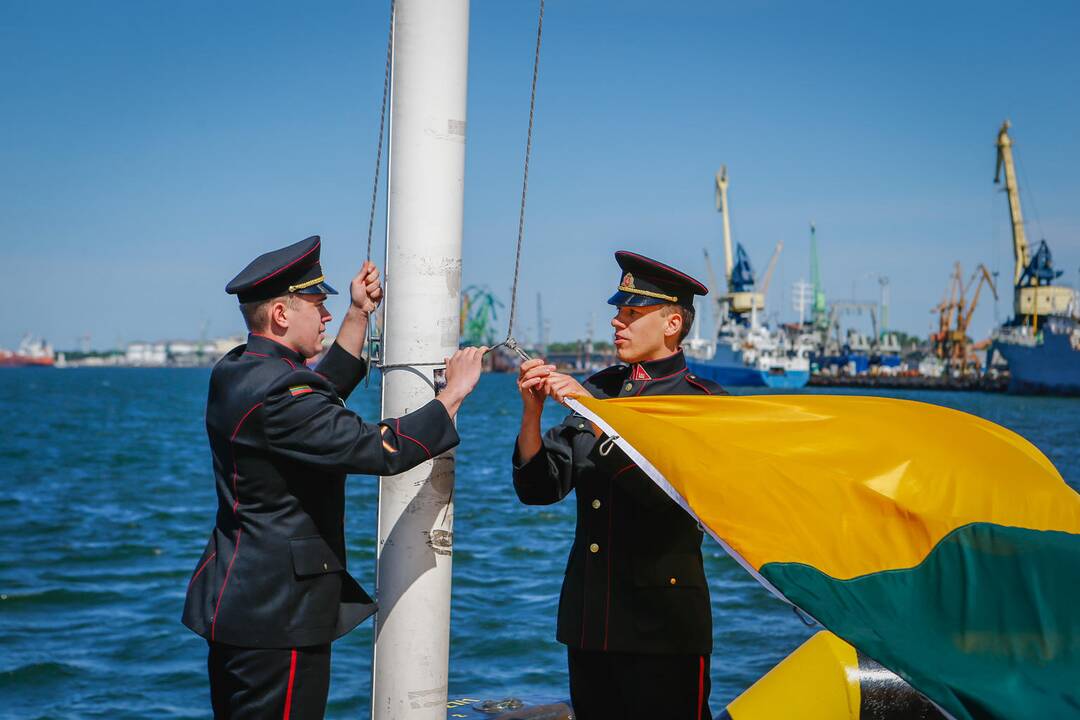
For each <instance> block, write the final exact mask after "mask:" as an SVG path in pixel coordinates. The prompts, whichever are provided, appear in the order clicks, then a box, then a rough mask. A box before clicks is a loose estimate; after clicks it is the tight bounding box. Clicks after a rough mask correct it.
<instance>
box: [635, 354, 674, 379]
mask: <svg viewBox="0 0 1080 720" xmlns="http://www.w3.org/2000/svg"><path fill="white" fill-rule="evenodd" d="M685 369H686V357H685V356H684V355H683V351H682V350H677V351H676V352H674V353H672V354H671V355H668V356H667V357H666V358H660V359H659V360H647V361H646V362H643V363H634V364H633V365H631V366H630V379H631V380H659V379H660V378H665V377H668V376H671V375H675V374H676V373H680V372H682V371H683V370H685Z"/></svg>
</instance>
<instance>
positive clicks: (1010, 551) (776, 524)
mask: <svg viewBox="0 0 1080 720" xmlns="http://www.w3.org/2000/svg"><path fill="white" fill-rule="evenodd" d="M569 404H570V405H571V407H572V408H573V409H575V410H576V411H578V412H580V413H581V414H582V415H584V416H585V417H587V418H588V419H590V420H592V421H593V422H595V423H596V424H597V425H598V426H600V427H601V428H602V429H603V430H604V431H605V432H606V433H608V434H609V435H611V436H613V437H614V439H615V442H616V443H617V444H618V445H619V446H620V447H621V448H622V449H623V451H625V452H626V453H627V454H628V455H629V456H630V457H631V459H632V460H634V461H635V462H636V463H637V464H638V465H639V466H640V467H641V468H642V469H643V470H644V471H645V472H646V473H648V474H649V476H650V477H651V478H652V479H653V480H654V481H655V482H656V483H657V484H658V485H660V487H662V488H663V489H664V490H665V491H666V492H667V493H668V494H669V495H670V496H671V497H672V498H673V499H674V500H675V501H676V502H678V503H679V504H680V505H682V506H683V507H684V508H685V509H686V510H687V511H688V512H689V513H691V514H692V515H694V516H695V517H696V518H697V520H698V522H700V523H701V524H702V526H703V527H705V528H706V529H707V530H708V532H709V533H710V534H711V535H712V536H713V537H714V538H715V539H716V540H717V541H718V542H719V543H720V544H721V545H722V546H723V547H724V549H725V550H726V551H727V552H728V553H729V554H730V555H731V556H732V557H734V558H735V559H736V560H737V561H738V562H739V563H740V564H741V565H742V566H743V567H744V568H745V569H746V570H747V571H749V572H750V573H751V574H752V575H753V576H754V577H755V578H757V579H758V580H759V581H760V582H761V583H762V584H763V585H764V586H765V587H766V588H768V589H769V590H770V591H772V592H773V593H775V594H776V595H778V596H779V597H780V598H782V599H784V600H785V601H787V602H789V603H791V604H793V605H795V606H796V607H798V608H799V609H800V610H801V611H802V612H804V613H806V614H807V615H809V616H810V617H812V618H814V619H815V620H817V621H818V622H819V623H821V624H822V625H823V626H824V627H826V628H828V629H829V630H831V631H832V632H834V633H835V634H836V635H838V636H840V637H841V638H843V639H844V640H846V641H847V642H849V643H851V644H852V645H853V646H855V647H856V648H858V649H859V650H860V651H861V652H863V653H864V654H865V655H867V656H868V657H870V658H873V659H874V660H876V661H877V662H879V663H881V664H882V665H883V666H885V667H886V668H888V669H889V670H891V671H893V672H894V673H896V674H897V675H899V676H900V677H902V678H903V679H904V680H906V681H907V682H908V683H910V684H911V685H912V686H914V687H915V688H916V689H917V690H919V691H920V692H922V693H923V694H924V695H926V696H927V697H928V698H929V699H930V700H932V701H933V702H934V703H935V704H936V705H938V706H939V707H940V708H941V709H942V710H944V711H945V712H946V713H948V714H950V715H951V716H952V717H954V718H957V719H959V720H969V719H971V718H984V717H986V718H1059V717H1078V716H1080V609H1078V608H1080V605H1078V602H1080V600H1078V598H1080V495H1077V493H1076V492H1075V491H1074V490H1072V489H1071V488H1069V486H1068V485H1066V484H1065V482H1064V480H1063V479H1062V477H1061V475H1060V474H1059V473H1058V471H1057V470H1056V469H1055V468H1054V466H1053V464H1051V462H1050V461H1049V460H1048V459H1047V458H1046V456H1044V455H1043V454H1042V453H1041V452H1040V451H1039V450H1038V449H1037V448H1036V447H1035V446H1034V445H1032V444H1031V443H1030V442H1028V441H1027V440H1025V439H1024V438H1022V437H1021V436H1019V435H1017V434H1016V433H1014V432H1012V431H1010V430H1007V429H1006V428H1003V427H1001V426H999V425H996V424H994V423H992V422H989V421H987V420H983V419H981V418H978V417H975V416H973V415H969V414H966V413H963V412H959V411H956V410H951V409H948V408H944V407H939V406H936V405H929V404H925V403H918V402H912V401H907V400H896V399H887V398H876V397H843V396H810V395H800V396H754V397H697V396H694V397H689V396H653V397H635V398H617V399H611V400H596V399H593V398H589V397H578V398H576V399H573V400H570V401H569Z"/></svg>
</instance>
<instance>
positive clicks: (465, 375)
mask: <svg viewBox="0 0 1080 720" xmlns="http://www.w3.org/2000/svg"><path fill="white" fill-rule="evenodd" d="M486 352H487V348H486V347H468V348H462V349H460V350H458V351H457V352H456V353H454V356H453V357H451V358H448V359H447V360H446V387H445V388H443V389H442V392H440V393H439V396H438V397H437V398H436V399H437V400H438V401H440V402H441V403H442V404H443V405H445V406H446V412H447V413H448V414H449V415H450V417H454V416H455V415H456V414H457V411H458V408H460V407H461V402H462V401H463V400H464V399H465V397H466V396H467V395H468V394H469V393H471V392H472V391H473V388H475V387H476V383H477V382H478V381H479V380H480V371H481V369H482V364H483V362H484V353H486Z"/></svg>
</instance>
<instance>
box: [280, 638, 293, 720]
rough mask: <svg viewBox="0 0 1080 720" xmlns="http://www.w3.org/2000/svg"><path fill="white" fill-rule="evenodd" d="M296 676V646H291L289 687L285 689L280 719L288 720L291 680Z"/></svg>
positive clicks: (290, 705)
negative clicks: (283, 708) (283, 712)
mask: <svg viewBox="0 0 1080 720" xmlns="http://www.w3.org/2000/svg"><path fill="white" fill-rule="evenodd" d="M295 678H296V648H293V651H292V659H291V660H290V661H289V688H288V689H287V690H286V691H285V714H284V715H282V716H281V720H289V713H290V712H292V688H293V680H294V679H295Z"/></svg>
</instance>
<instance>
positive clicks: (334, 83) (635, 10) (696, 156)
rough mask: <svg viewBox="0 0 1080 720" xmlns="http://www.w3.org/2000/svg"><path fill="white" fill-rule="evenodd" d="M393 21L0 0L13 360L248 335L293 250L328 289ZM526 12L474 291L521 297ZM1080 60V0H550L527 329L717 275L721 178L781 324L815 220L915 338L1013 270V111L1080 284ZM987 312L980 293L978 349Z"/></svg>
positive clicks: (484, 194)
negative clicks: (969, 287) (265, 280)
mask: <svg viewBox="0 0 1080 720" xmlns="http://www.w3.org/2000/svg"><path fill="white" fill-rule="evenodd" d="M388 6H389V3H388V2H353V3H343V2H331V1H326V2H319V3H304V4H301V3H284V2H281V3H275V2H259V3H256V2H239V1H237V2H230V3H216V2H198V1H194V0H191V1H186V2H179V3H168V2H161V1H156V0H155V1H150V2H119V1H114V2H98V3H85V2H74V1H72V2H52V1H43V2H35V3H29V2H16V1H14V0H0V9H2V12H0V87H2V88H3V112H0V257H2V258H3V267H4V270H5V273H4V275H5V277H6V278H7V281H8V285H9V291H8V295H7V301H6V302H4V303H2V304H0V308H2V309H0V346H8V347H10V346H12V345H14V344H16V343H17V342H18V339H19V337H20V336H21V335H22V333H23V332H27V331H29V332H33V333H35V334H38V335H43V336H45V337H46V338H48V339H49V340H50V341H51V342H52V343H53V344H54V345H55V346H56V347H58V348H61V349H63V348H73V347H75V346H76V345H77V344H78V340H77V339H78V338H79V337H80V336H83V335H90V337H91V338H92V344H93V345H94V346H95V347H100V348H104V347H111V346H113V345H115V344H117V343H118V342H120V341H124V342H126V341H131V340H135V339H165V338H177V337H197V336H198V334H199V332H200V330H201V328H202V327H203V325H204V323H205V324H206V326H207V328H208V332H209V333H210V334H211V335H221V334H228V333H232V332H237V331H239V330H240V328H241V327H242V324H241V320H240V316H239V313H238V312H237V311H236V309H235V306H234V305H235V302H234V300H233V299H232V298H230V297H228V296H226V295H225V294H224V292H223V287H224V285H225V283H226V282H227V281H228V280H229V278H230V277H232V275H233V274H235V272H237V271H238V270H239V269H240V268H242V267H243V266H244V265H245V264H246V263H247V261H248V260H250V259H251V258H252V257H254V256H255V255H257V254H259V253H260V252H263V251H265V250H267V249H271V248H273V247H278V246H281V245H285V244H288V243H291V242H295V241H296V240H299V239H301V238H303V237H306V236H308V235H311V234H321V235H322V236H323V238H324V246H325V250H324V266H325V267H326V268H327V269H328V272H329V276H330V278H331V281H332V282H336V284H338V285H339V286H340V287H341V288H344V287H346V286H347V284H348V279H349V277H350V276H351V273H352V271H353V269H354V268H356V267H357V266H358V265H359V263H360V262H361V261H362V259H363V255H364V251H365V242H366V229H367V205H368V198H369V195H370V192H371V174H372V166H373V163H374V154H375V141H376V130H377V123H378V103H379V99H380V95H381V90H382V73H383V53H384V49H385V48H384V42H385V32H386V22H387V13H388ZM535 22H536V4H535V3H533V2H524V1H523V0H522V1H519V0H473V3H472V27H471V49H470V67H469V74H470V80H469V110H468V141H467V142H468V145H467V166H466V200H465V202H466V216H465V250H464V282H465V283H466V284H479V285H488V286H490V287H491V288H492V289H493V290H494V291H495V293H496V294H497V295H500V296H501V297H502V299H503V301H504V302H506V303H507V306H508V305H509V302H508V301H509V297H508V295H509V286H510V282H511V272H512V269H513V252H514V247H513V244H514V240H515V236H516V231H517V203H518V195H519V194H520V182H521V163H522V157H523V153H524V135H525V128H526V122H527V113H528V90H529V81H530V73H531V63H532V52H533V42H534V38H535ZM1076 47H1080V6H1077V5H1076V4H1073V3H1033V4H1030V5H1029V6H1027V7H1024V8H1021V7H1020V6H1017V5H1015V4H1005V3H974V2H972V3H948V4H942V3H917V2H916V3H890V4H885V3H841V2H831V3H827V4H816V3H799V2H742V3H720V2H686V3H680V4H671V3H657V2H618V3H616V2H599V1H591V2H590V1H584V0H578V1H576V2H571V1H570V0H549V1H548V5H547V12H546V16H545V33H544V48H543V54H542V58H541V77H540V87H539V97H538V106H537V113H538V114H537V121H536V131H535V138H534V155H533V164H532V170H531V174H530V195H529V205H528V215H527V221H526V245H525V254H524V259H523V262H524V268H523V276H522V289H521V303H522V305H521V311H520V312H521V313H522V318H523V321H522V322H523V324H524V325H525V328H524V330H523V333H522V334H524V335H526V336H530V337H531V336H533V335H534V334H535V325H536V321H535V315H536V310H535V303H536V294H537V292H538V291H539V292H542V293H543V304H544V311H545V315H546V316H548V317H549V318H550V321H551V325H552V333H551V334H552V337H553V338H554V339H570V338H576V337H580V336H582V335H583V334H584V333H585V330H586V326H587V324H588V323H589V321H590V318H593V317H595V322H596V326H597V334H598V336H604V335H606V325H605V323H606V321H607V319H608V317H609V309H608V307H607V306H606V305H605V304H604V300H605V299H606V297H607V296H608V294H610V292H611V290H612V286H613V285H614V283H615V281H616V280H617V278H618V272H617V270H616V269H615V266H614V263H613V261H612V256H611V253H612V252H613V251H614V250H616V249H619V248H628V249H633V250H636V251H638V252H641V253H644V254H646V255H652V256H655V257H657V258H659V259H662V260H664V261H666V262H669V263H671V264H673V265H676V266H678V267H680V268H681V269H684V270H686V271H687V272H689V273H691V274H694V275H697V276H699V277H700V278H701V279H703V280H704V279H706V276H707V273H706V272H705V269H704V267H703V265H702V260H701V249H702V248H703V247H706V246H707V247H709V248H710V251H711V253H712V254H713V256H714V258H716V259H719V256H720V253H721V244H720V237H721V225H720V217H719V215H718V214H717V213H716V211H715V209H714V206H713V190H712V178H713V174H714V173H715V171H716V169H717V168H718V167H719V166H720V165H721V164H726V165H727V166H728V172H729V175H730V178H731V188H730V202H731V210H732V223H733V232H734V235H735V239H736V240H739V241H741V242H743V243H744V244H745V245H746V247H747V249H748V250H749V252H750V255H751V258H752V259H753V261H754V262H755V265H756V266H757V269H758V271H759V272H761V271H762V270H763V269H764V266H765V264H766V262H767V260H768V257H769V255H770V253H771V252H772V248H773V246H774V245H775V243H776V241H777V240H783V241H784V244H785V249H784V253H783V255H782V256H781V258H780V264H779V267H778V269H777V272H776V275H775V277H774V279H773V284H772V289H771V290H770V297H769V301H770V306H771V309H772V311H774V312H777V313H779V314H780V315H781V316H782V317H783V318H784V319H790V318H791V317H792V316H793V312H792V310H791V308H790V305H791V292H790V286H791V283H792V282H794V281H795V280H797V279H799V278H800V277H807V275H808V264H809V263H808V242H809V240H808V225H809V222H810V221H811V220H813V221H814V222H816V223H817V227H818V240H819V245H820V256H821V265H822V274H823V279H824V284H825V289H826V293H827V294H828V296H829V297H830V298H838V299H839V298H849V297H851V296H852V294H853V293H855V294H856V295H858V296H859V297H862V298H868V299H873V298H876V296H877V287H878V286H877V280H876V277H877V276H878V275H886V276H888V278H889V281H890V288H891V296H892V307H891V310H890V316H891V324H892V325H893V326H895V327H897V328H899V329H902V330H905V331H908V332H913V333H917V334H920V335H925V334H926V331H927V329H928V327H929V325H930V322H931V320H932V316H931V314H930V308H931V307H932V306H933V305H934V304H935V303H937V302H938V301H939V300H940V298H941V296H942V294H943V292H944V291H945V288H946V286H947V283H948V278H949V274H950V272H951V267H952V263H953V262H954V261H956V260H960V261H961V262H962V263H963V266H964V268H965V273H969V272H970V271H971V270H972V269H973V268H974V266H975V264H976V263H978V262H985V263H986V264H987V265H988V266H990V267H991V269H999V270H1001V272H1002V278H1007V277H1008V276H1009V275H1010V272H1011V267H1012V258H1011V254H1012V251H1011V241H1010V236H1009V227H1008V218H1007V207H1006V203H1005V198H1004V196H1003V195H1002V194H1000V193H999V192H997V188H996V187H995V186H994V185H993V184H992V182H991V181H992V179H993V172H994V146H993V143H994V139H995V136H996V132H997V129H998V127H999V126H1000V124H1001V121H1002V120H1003V119H1005V118H1006V117H1008V118H1010V119H1011V120H1012V122H1013V136H1014V140H1015V142H1016V153H1017V156H1018V158H1019V162H1020V181H1021V184H1022V190H1023V191H1024V193H1025V195H1024V202H1025V214H1026V216H1027V218H1028V232H1029V237H1030V238H1031V239H1033V240H1036V241H1037V240H1038V239H1039V238H1040V237H1046V238H1047V240H1048V241H1049V243H1050V245H1051V248H1052V250H1053V252H1054V257H1055V261H1056V264H1057V266H1058V267H1059V268H1060V269H1064V270H1065V271H1066V275H1065V278H1064V279H1065V280H1067V281H1068V282H1069V283H1070V284H1072V285H1075V284H1076V283H1077V280H1078V270H1080V203H1077V201H1076V198H1077V197H1080V132H1077V130H1078V127H1077V126H1078V123H1080V97H1078V96H1077V93H1076V92H1075V91H1074V87H1075V85H1076V82H1077V78H1080V54H1078V53H1077V52H1076V51H1075V49H1076ZM380 238H381V234H380ZM381 254H382V251H381V244H380V247H379V249H378V250H377V252H376V255H377V257H379V258H381ZM1003 290H1004V293H1003V294H1002V298H1003V299H1002V301H1001V302H1000V303H999V306H998V307H999V316H1000V317H1001V318H1002V319H1004V318H1005V317H1006V316H1007V315H1008V314H1009V308H1010V305H1011V303H1010V301H1009V295H1010V292H1009V290H1008V289H1007V288H1003ZM336 300H337V303H336V305H335V304H332V305H331V310H337V311H341V310H343V309H344V302H345V301H344V299H342V298H337V299H336ZM500 322H502V320H500ZM993 322H994V313H993V303H992V302H986V303H985V304H984V305H983V306H982V308H981V309H980V311H979V312H978V313H977V315H976V320H975V325H974V330H975V335H976V336H978V337H981V336H983V335H985V334H986V333H987V332H988V331H989V329H990V328H991V326H992V325H993Z"/></svg>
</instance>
